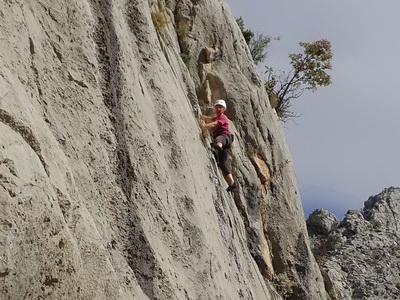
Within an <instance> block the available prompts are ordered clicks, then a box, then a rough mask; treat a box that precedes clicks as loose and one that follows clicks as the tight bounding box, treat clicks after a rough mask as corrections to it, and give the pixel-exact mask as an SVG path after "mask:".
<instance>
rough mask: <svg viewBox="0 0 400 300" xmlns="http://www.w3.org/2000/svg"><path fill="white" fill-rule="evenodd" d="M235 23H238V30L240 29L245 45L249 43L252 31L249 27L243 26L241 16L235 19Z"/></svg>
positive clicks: (252, 35)
mask: <svg viewBox="0 0 400 300" xmlns="http://www.w3.org/2000/svg"><path fill="white" fill-rule="evenodd" d="M236 23H237V24H238V25H239V28H240V30H241V31H242V34H243V37H244V40H245V41H246V43H247V45H248V44H249V43H250V41H251V39H252V38H253V37H254V32H253V31H251V30H250V29H245V28H244V21H243V19H242V17H239V18H237V19H236Z"/></svg>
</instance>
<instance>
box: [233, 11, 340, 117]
mask: <svg viewBox="0 0 400 300" xmlns="http://www.w3.org/2000/svg"><path fill="white" fill-rule="evenodd" d="M236 22H237V23H238V25H239V28H240V30H241V31H242V34H243V37H244V39H245V40H246V43H247V45H248V46H249V50H250V53H251V56H252V57H253V60H254V62H255V63H256V64H257V65H259V64H260V63H261V62H263V61H264V60H265V59H266V57H267V49H268V47H269V46H270V44H271V42H272V40H279V37H277V38H271V37H270V36H265V35H263V34H257V35H255V34H254V32H253V31H251V30H249V29H245V27H244V21H243V19H242V17H239V18H237V19H236ZM299 45H300V46H301V47H302V48H303V53H298V54H289V59H290V65H291V66H292V70H291V71H289V72H284V71H279V72H277V71H275V70H274V69H273V68H272V67H268V66H266V67H265V68H266V71H265V74H267V79H266V81H265V84H264V85H265V89H266V90H267V94H268V97H269V100H270V102H271V105H272V107H273V108H275V110H276V112H277V114H278V116H279V118H280V119H281V120H282V121H286V120H288V119H290V118H293V117H298V115H296V114H295V113H294V112H293V111H291V100H293V99H296V98H299V97H300V96H301V95H302V94H303V92H304V91H305V90H311V91H312V92H314V91H316V90H317V88H318V87H319V86H328V85H330V84H331V83H332V82H331V76H330V75H329V74H328V73H326V71H327V70H331V69H332V65H331V60H332V50H331V43H330V42H329V41H327V40H325V39H322V40H319V41H316V42H313V43H306V42H300V43H299Z"/></svg>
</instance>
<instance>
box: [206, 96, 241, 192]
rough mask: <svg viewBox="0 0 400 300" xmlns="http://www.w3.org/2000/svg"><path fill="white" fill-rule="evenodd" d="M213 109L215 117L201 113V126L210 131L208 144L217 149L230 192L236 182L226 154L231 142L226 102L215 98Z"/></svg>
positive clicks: (219, 162)
mask: <svg viewBox="0 0 400 300" xmlns="http://www.w3.org/2000/svg"><path fill="white" fill-rule="evenodd" d="M214 110H215V114H216V116H215V117H209V116H205V115H201V118H202V119H203V120H204V122H205V124H201V126H202V127H203V128H206V129H208V130H209V131H210V132H211V135H212V137H213V142H212V143H211V144H210V145H211V147H213V148H214V149H216V151H217V160H218V166H219V168H220V169H221V171H222V174H223V175H224V178H225V181H226V183H227V184H228V188H227V189H226V190H227V191H228V192H230V191H233V190H234V189H235V188H236V183H235V180H234V179H233V176H232V173H231V171H230V169H229V167H228V156H229V153H230V151H231V145H232V143H233V134H232V133H231V132H230V131H229V119H228V117H227V116H226V115H225V110H226V102H225V101H224V100H217V101H216V102H215V104H214Z"/></svg>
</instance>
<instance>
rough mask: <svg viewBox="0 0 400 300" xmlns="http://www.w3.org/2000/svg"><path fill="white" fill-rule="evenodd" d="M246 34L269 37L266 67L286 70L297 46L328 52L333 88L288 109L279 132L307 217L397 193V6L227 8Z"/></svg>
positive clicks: (350, 1) (251, 4) (232, 1)
mask: <svg viewBox="0 0 400 300" xmlns="http://www.w3.org/2000/svg"><path fill="white" fill-rule="evenodd" d="M226 1H227V2H228V4H229V5H230V7H231V10H232V12H233V14H234V16H235V17H239V16H242V17H243V19H244V22H245V27H246V28H248V29H251V30H253V31H254V32H260V33H263V34H265V35H269V36H272V37H277V36H279V37H280V38H281V39H280V41H274V42H273V43H272V44H271V47H270V48H269V51H268V58H267V60H266V61H265V63H264V64H265V65H269V66H273V67H275V68H276V69H281V70H286V71H288V70H289V58H288V54H289V53H299V52H301V51H302V48H300V46H298V42H300V41H304V42H314V41H316V40H320V39H327V40H329V41H330V42H331V44H332V50H333V55H334V57H333V60H332V65H333V70H332V71H330V72H329V73H330V74H331V76H332V81H333V84H332V85H331V86H329V87H321V88H319V89H318V90H317V91H316V92H314V93H312V92H305V93H304V94H303V96H302V97H301V98H299V99H297V100H294V102H293V108H294V110H295V111H296V112H297V113H299V114H301V117H300V118H298V119H295V123H294V122H288V123H285V124H284V127H285V131H286V136H287V140H288V143H289V147H290V151H291V153H292V157H293V160H294V165H295V169H296V174H297V179H298V183H299V188H300V193H301V196H302V202H303V206H304V209H305V214H306V217H307V216H308V214H309V213H310V212H312V211H313V210H314V209H316V208H320V207H322V208H326V209H328V210H330V211H331V212H333V213H335V214H336V216H337V217H339V218H340V219H342V218H343V216H344V214H345V212H346V211H347V210H348V209H361V208H362V207H363V206H364V201H366V200H367V199H368V197H369V196H371V195H375V194H378V193H380V192H381V191H382V189H383V188H385V187H389V186H399V185H400V184H399V172H400V160H399V155H400V138H399V135H400V132H399V128H400V118H399V114H400V99H399V96H398V95H399V94H400V84H399V83H400V33H399V30H400V18H399V12H400V1H399V0H385V1H376V0H339V1H324V0H303V1H293V0H263V1H261V0H251V1H243V0H226Z"/></svg>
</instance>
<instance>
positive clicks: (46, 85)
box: [0, 0, 327, 300]
mask: <svg viewBox="0 0 400 300" xmlns="http://www.w3.org/2000/svg"><path fill="white" fill-rule="evenodd" d="M0 41H1V45H2V46H1V47H0V294H1V295H2V299H3V296H4V299H18V300H19V299H201V300H203V299H227V300H228V299H229V300H233V299H246V300H248V299H292V300H294V299H302V300H305V299H315V300H317V299H318V300H321V299H327V296H326V295H325V291H324V285H323V280H322V276H321V274H320V271H319V269H318V266H317V264H316V262H315V260H314V258H313V256H312V253H311V250H310V247H309V245H308V235H307V231H306V226H305V222H304V217H303V211H302V207H301V204H300V200H299V196H298V192H297V187H296V179H295V175H294V171H293V166H292V162H291V158H290V154H289V153H288V150H287V146H286V142H285V138H284V135H283V132H282V129H281V126H280V124H279V121H278V119H277V117H276V115H275V113H274V111H273V110H272V109H271V107H270V105H269V103H268V101H267V96H266V94H265V91H264V89H263V87H262V83H261V81H260V79H259V76H258V75H257V70H256V67H255V66H254V64H253V62H252V60H251V57H250V55H249V52H248V49H247V47H246V44H245V42H244V40H243V38H242V36H241V33H240V31H239V29H238V27H237V25H236V23H235V21H234V19H233V17H232V15H231V13H230V11H229V8H228V7H227V5H226V4H225V3H224V2H223V1H220V0H213V1H212V0H191V1H190V0H170V1H162V0H161V1H154V0H148V1H144V0H118V1H116V0H114V1H113V0H108V1H106V0H71V1H50V0H36V1H23V0H5V1H1V2H0ZM219 98H222V99H225V100H226V101H227V103H228V113H227V114H228V116H229V118H230V119H231V120H232V126H233V131H234V133H235V136H236V140H235V146H234V150H233V161H232V165H233V172H234V176H235V178H237V181H238V183H239V188H238V189H237V190H236V191H235V193H234V194H228V193H227V192H225V187H226V185H225V183H224V181H223V178H222V176H221V174H220V171H219V170H218V168H217V167H216V164H215V160H214V158H213V156H212V154H211V150H210V148H209V140H208V139H207V138H204V137H203V136H202V134H201V130H200V128H199V126H198V116H199V114H200V113H205V112H206V111H207V109H208V107H210V106H212V103H213V101H214V100H216V99H219Z"/></svg>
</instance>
